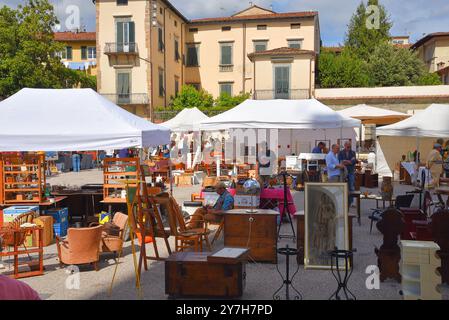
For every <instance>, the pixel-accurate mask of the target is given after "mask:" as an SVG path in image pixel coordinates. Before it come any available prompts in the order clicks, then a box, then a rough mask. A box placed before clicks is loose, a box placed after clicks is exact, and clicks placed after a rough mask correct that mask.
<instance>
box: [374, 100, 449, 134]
mask: <svg viewBox="0 0 449 320" xmlns="http://www.w3.org/2000/svg"><path fill="white" fill-rule="evenodd" d="M376 132H377V135H378V136H402V137H428V138H440V137H449V105H447V104H432V105H430V106H429V107H428V108H427V109H425V110H424V111H422V112H419V113H417V114H415V115H413V116H412V117H410V118H408V119H405V120H402V121H400V122H398V123H395V124H391V125H388V126H385V127H382V128H379V129H377V131H376Z"/></svg>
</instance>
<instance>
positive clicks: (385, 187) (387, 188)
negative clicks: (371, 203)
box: [380, 177, 393, 201]
mask: <svg viewBox="0 0 449 320" xmlns="http://www.w3.org/2000/svg"><path fill="white" fill-rule="evenodd" d="M380 193H381V196H382V200H384V201H391V199H392V198H393V181H392V177H383V178H382V185H381V186H380Z"/></svg>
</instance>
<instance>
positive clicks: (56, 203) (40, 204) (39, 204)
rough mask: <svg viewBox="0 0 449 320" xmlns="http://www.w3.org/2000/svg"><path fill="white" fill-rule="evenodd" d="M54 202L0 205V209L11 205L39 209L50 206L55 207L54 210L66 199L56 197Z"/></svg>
mask: <svg viewBox="0 0 449 320" xmlns="http://www.w3.org/2000/svg"><path fill="white" fill-rule="evenodd" d="M54 199H55V201H54V202H50V200H47V201H44V202H40V203H37V202H27V203H15V204H12V203H9V204H0V207H9V206H12V205H17V206H39V207H51V206H55V208H56V207H57V206H58V204H59V203H60V202H61V201H64V200H65V199H67V197H65V196H57V197H55V198H54Z"/></svg>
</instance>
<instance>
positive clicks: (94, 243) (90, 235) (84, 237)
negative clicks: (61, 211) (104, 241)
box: [56, 226, 103, 271]
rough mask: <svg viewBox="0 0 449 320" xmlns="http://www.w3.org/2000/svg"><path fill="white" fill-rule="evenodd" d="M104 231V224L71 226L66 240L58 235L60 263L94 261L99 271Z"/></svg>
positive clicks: (57, 243) (69, 263)
mask: <svg viewBox="0 0 449 320" xmlns="http://www.w3.org/2000/svg"><path fill="white" fill-rule="evenodd" d="M102 231H103V226H96V227H92V228H69V230H68V231H67V239H66V240H63V239H61V238H59V237H56V247H57V249H58V256H59V263H60V265H61V266H62V265H63V264H66V265H71V264H87V263H93V264H94V267H95V270H96V271H98V265H97V263H98V260H99V259H100V242H101V234H102Z"/></svg>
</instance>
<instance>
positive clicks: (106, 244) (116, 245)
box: [100, 212, 128, 254]
mask: <svg viewBox="0 0 449 320" xmlns="http://www.w3.org/2000/svg"><path fill="white" fill-rule="evenodd" d="M112 223H113V224H114V225H115V226H117V227H119V228H120V232H119V234H118V235H110V234H107V233H105V232H103V234H102V237H101V247H100V251H101V252H115V253H116V254H117V253H118V252H120V250H121V249H122V246H123V241H124V239H123V236H124V235H123V233H124V231H125V228H126V225H127V224H128V216H127V215H126V214H123V213H121V212H116V213H115V214H114V218H113V219H112Z"/></svg>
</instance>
